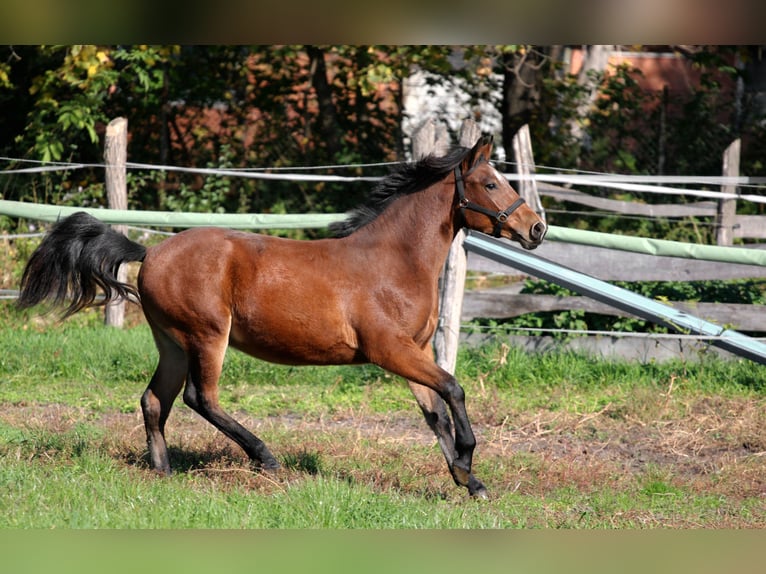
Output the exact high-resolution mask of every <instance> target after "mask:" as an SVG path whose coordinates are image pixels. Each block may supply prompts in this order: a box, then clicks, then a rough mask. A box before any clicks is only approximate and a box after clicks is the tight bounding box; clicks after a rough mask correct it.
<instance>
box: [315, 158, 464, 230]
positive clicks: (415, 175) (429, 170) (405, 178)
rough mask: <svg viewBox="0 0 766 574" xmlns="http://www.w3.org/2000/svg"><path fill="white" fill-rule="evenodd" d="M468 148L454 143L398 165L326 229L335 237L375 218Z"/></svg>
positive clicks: (436, 177) (452, 165) (435, 176)
mask: <svg viewBox="0 0 766 574" xmlns="http://www.w3.org/2000/svg"><path fill="white" fill-rule="evenodd" d="M470 151H471V150H470V148H466V147H454V148H452V149H451V150H450V151H449V152H448V153H447V154H446V155H444V156H439V157H436V156H433V155H429V156H427V157H425V158H423V159H421V160H420V161H418V162H416V163H404V164H400V165H398V166H397V167H396V168H394V169H393V170H392V172H391V173H390V174H389V175H388V176H386V177H385V178H384V179H383V180H382V181H381V182H380V183H378V184H377V185H376V186H375V187H374V188H373V189H372V191H371V192H370V195H369V196H368V197H367V200H366V201H365V202H364V203H363V204H362V205H360V206H358V207H356V208H355V209H353V210H352V211H350V212H349V213H348V217H347V218H346V219H344V220H343V221H338V222H335V223H332V224H330V227H329V229H330V231H331V232H332V234H333V235H334V236H335V237H346V236H347V235H351V234H352V233H353V232H354V231H356V230H357V229H359V228H361V227H364V226H365V225H367V224H368V223H370V222H371V221H373V220H374V219H375V218H377V217H378V216H379V215H380V214H381V213H383V211H384V210H385V209H386V208H387V207H388V206H389V205H390V204H391V203H392V202H393V201H394V200H396V199H398V198H399V197H402V196H404V195H409V194H411V193H415V192H418V191H421V190H423V189H426V188H427V187H430V186H431V185H433V184H434V183H436V182H437V181H440V180H441V179H443V178H444V177H446V176H447V174H448V173H449V172H451V171H452V170H453V169H455V167H457V166H458V165H459V164H460V162H461V161H463V159H464V158H465V157H466V155H468V153H469V152H470Z"/></svg>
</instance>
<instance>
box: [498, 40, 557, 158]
mask: <svg viewBox="0 0 766 574" xmlns="http://www.w3.org/2000/svg"><path fill="white" fill-rule="evenodd" d="M545 59H546V56H545V54H543V53H542V52H540V51H538V50H536V49H533V50H526V51H524V52H523V53H522V52H511V53H509V54H505V55H504V56H503V102H502V116H503V147H504V148H505V153H506V157H511V156H512V155H513V136H514V135H516V132H517V131H519V128H521V126H523V125H524V124H528V123H530V121H531V119H532V117H533V115H534V114H535V112H536V111H537V109H538V108H539V106H540V96H541V83H542V79H543V73H542V67H543V64H544V63H545Z"/></svg>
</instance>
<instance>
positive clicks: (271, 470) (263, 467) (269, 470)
mask: <svg viewBox="0 0 766 574" xmlns="http://www.w3.org/2000/svg"><path fill="white" fill-rule="evenodd" d="M281 468H282V465H280V464H279V463H278V462H277V461H276V460H273V461H271V460H270V461H268V462H264V463H262V464H260V465H259V466H258V470H260V471H261V472H264V473H266V474H276V473H277V472H279V470H280V469H281Z"/></svg>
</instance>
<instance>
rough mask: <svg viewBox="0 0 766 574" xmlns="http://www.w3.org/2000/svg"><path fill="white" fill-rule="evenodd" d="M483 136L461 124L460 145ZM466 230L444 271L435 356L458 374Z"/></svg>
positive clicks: (460, 234)
mask: <svg viewBox="0 0 766 574" xmlns="http://www.w3.org/2000/svg"><path fill="white" fill-rule="evenodd" d="M480 136H481V130H480V129H479V126H478V124H476V122H474V121H473V120H470V119H467V120H465V121H464V122H463V125H462V126H461V127H460V145H461V146H464V147H472V146H473V145H474V144H475V143H476V142H477V141H478V139H479V137H480ZM463 239H465V232H464V231H463V230H462V229H461V230H460V231H459V232H458V233H457V235H456V236H455V240H454V241H453V242H452V246H451V247H450V250H449V254H448V255H447V260H446V262H445V263H444V269H443V271H442V277H441V285H440V288H439V322H438V323H437V326H436V332H435V333H434V356H435V359H436V363H437V364H438V365H439V366H440V367H441V368H443V369H444V370H445V371H447V372H449V373H452V374H454V372H455V366H456V364H457V350H458V344H459V342H460V316H461V313H462V310H463V290H464V289H465V276H466V269H467V266H468V264H467V257H466V252H465V248H464V247H463Z"/></svg>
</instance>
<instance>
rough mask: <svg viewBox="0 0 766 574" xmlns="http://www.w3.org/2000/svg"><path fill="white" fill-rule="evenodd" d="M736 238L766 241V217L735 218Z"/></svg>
mask: <svg viewBox="0 0 766 574" xmlns="http://www.w3.org/2000/svg"><path fill="white" fill-rule="evenodd" d="M732 234H733V236H734V237H735V238H741V239H744V238H750V239H766V215H736V216H734V229H733V230H732Z"/></svg>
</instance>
